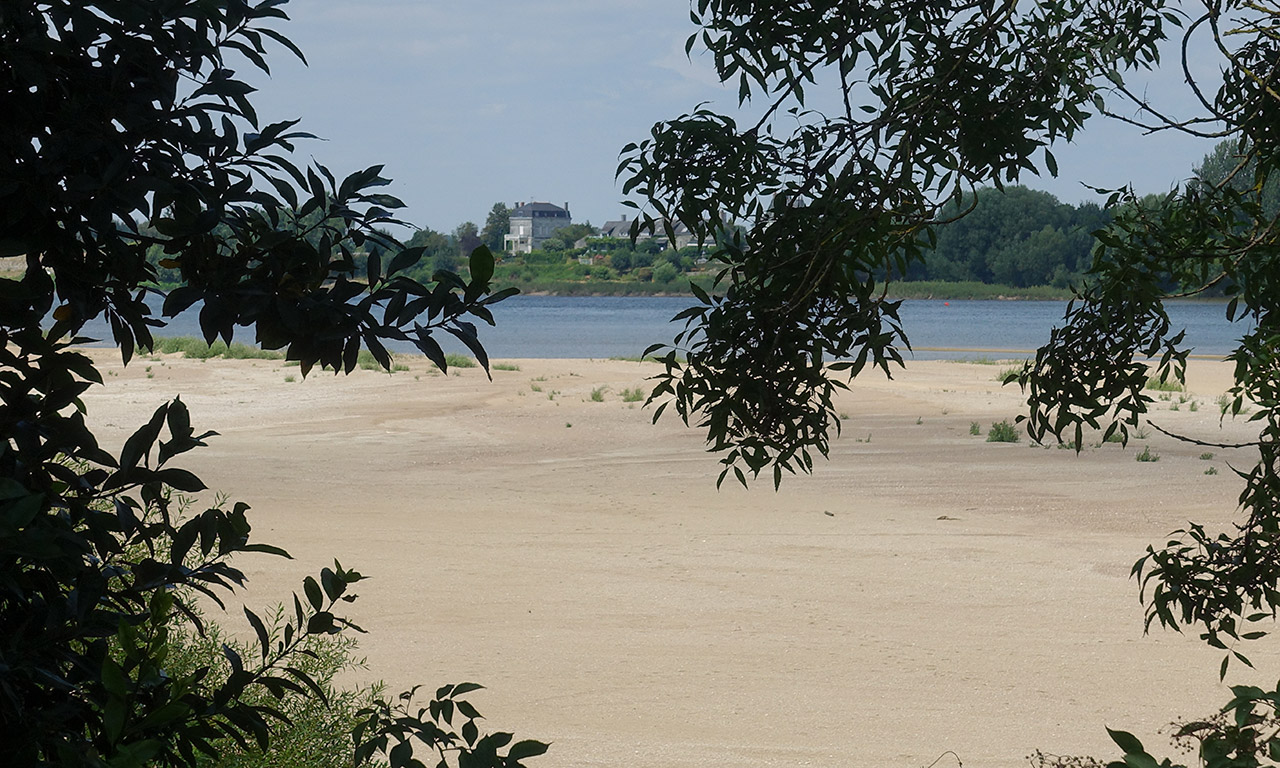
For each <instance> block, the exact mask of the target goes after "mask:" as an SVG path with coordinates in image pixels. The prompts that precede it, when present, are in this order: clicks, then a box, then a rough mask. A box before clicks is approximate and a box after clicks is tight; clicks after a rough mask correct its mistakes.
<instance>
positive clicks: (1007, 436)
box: [987, 419, 1018, 443]
mask: <svg viewBox="0 0 1280 768" xmlns="http://www.w3.org/2000/svg"><path fill="white" fill-rule="evenodd" d="M987 442H988V443H1016V442H1018V428H1017V427H1015V426H1014V425H1012V424H1010V423H1009V420H1008V419H1005V420H1004V421H999V422H994V423H992V425H991V429H989V430H987Z"/></svg>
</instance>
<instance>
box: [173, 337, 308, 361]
mask: <svg viewBox="0 0 1280 768" xmlns="http://www.w3.org/2000/svg"><path fill="white" fill-rule="evenodd" d="M151 351H152V352H154V353H156V354H165V355H172V354H177V353H181V354H182V355H183V357H190V358H194V359H196V360H208V359H209V358H211V357H225V358H227V359H230V360H281V359H283V358H284V353H283V352H281V351H279V350H274V349H259V348H257V347H254V346H251V345H249V344H241V343H240V342H238V341H233V342H232V343H231V346H229V347H228V346H227V344H226V343H225V342H223V341H222V340H221V339H219V340H218V341H215V342H213V344H209V343H207V342H205V341H204V340H203V339H197V338H196V337H194V336H160V337H157V338H156V339H155V345H154V346H153V347H152V348H151Z"/></svg>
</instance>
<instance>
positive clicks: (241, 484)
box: [85, 350, 1280, 768]
mask: <svg viewBox="0 0 1280 768" xmlns="http://www.w3.org/2000/svg"><path fill="white" fill-rule="evenodd" d="M90 354H92V355H93V356H94V357H95V359H97V360H99V361H100V362H101V364H102V368H103V370H104V372H105V379H106V382H107V384H106V385H105V386H103V387H94V388H93V389H91V390H90V391H89V392H87V393H86V395H85V401H86V403H87V405H88V408H89V419H90V421H91V423H92V424H94V425H96V426H98V427H99V428H100V432H99V435H100V439H101V440H102V442H103V443H104V445H107V446H110V447H117V446H119V445H120V444H121V443H122V442H123V440H124V439H125V438H126V437H127V435H128V434H130V433H131V432H132V430H133V429H135V428H136V427H137V426H139V425H140V424H142V423H144V422H145V421H146V420H147V418H149V417H150V415H151V413H152V412H153V410H154V408H155V407H156V405H157V404H158V403H159V402H160V401H162V400H163V399H165V398H170V397H173V396H174V395H181V396H182V399H183V401H184V402H186V403H187V404H188V405H189V406H190V409H191V415H192V421H193V425H194V426H195V427H196V429H197V430H199V431H203V430H205V429H213V430H216V431H217V432H218V433H219V436H218V437H215V438H212V439H211V440H210V441H209V443H210V444H209V447H208V448H207V449H200V450H197V451H194V452H192V453H190V454H186V455H184V456H183V457H182V459H181V465H182V466H185V467H188V468H190V469H192V470H195V471H196V472H197V473H198V474H199V475H200V476H201V477H202V478H203V479H204V480H205V481H206V482H208V483H209V485H210V486H211V488H214V489H217V490H222V491H226V492H228V493H229V494H230V495H231V498H233V499H236V500H244V501H246V502H248V503H250V504H251V505H252V507H253V509H252V511H251V513H250V519H251V520H252V521H253V522H254V525H255V532H254V535H255V538H259V539H261V540H262V541H267V542H270V543H273V544H277V545H281V546H284V547H285V548H286V549H288V550H290V552H291V553H292V554H293V555H294V557H295V558H296V559H295V560H291V561H285V560H280V559H274V558H269V557H265V556H264V557H252V558H246V559H245V560H244V561H243V562H241V563H239V565H240V566H241V567H243V568H244V570H245V571H246V572H247V573H248V574H249V576H250V585H251V588H250V589H249V591H248V592H246V593H244V594H243V597H244V599H246V600H247V601H248V602H249V603H250V604H252V605H254V606H264V605H269V604H271V603H273V602H275V601H279V600H283V599H287V598H288V595H289V592H290V591H291V590H293V589H296V588H297V587H298V586H299V584H300V581H301V579H302V577H303V576H305V575H307V574H310V573H314V572H315V571H316V570H318V569H319V568H321V567H323V566H325V565H331V564H332V561H333V559H334V558H337V559H339V560H340V561H341V562H342V564H343V565H344V566H347V567H353V568H357V569H358V570H360V571H361V572H363V573H365V574H366V575H368V576H369V577H370V579H369V581H368V582H367V583H362V584H361V585H360V586H361V589H360V590H359V594H360V599H359V600H358V601H357V602H356V603H354V604H353V605H352V606H351V610H352V617H353V618H354V619H355V620H356V621H357V622H358V623H359V624H360V625H362V626H363V627H365V628H366V629H368V630H370V634H369V635H367V636H364V637H363V639H362V653H364V654H367V656H368V658H369V665H370V670H369V674H370V675H371V676H374V677H380V678H385V679H386V680H387V681H388V683H389V685H390V686H391V688H392V689H393V690H399V689H400V688H402V687H405V686H409V685H412V684H415V683H425V684H427V685H428V686H431V685H438V684H441V683H445V682H458V681H462V680H475V681H477V682H481V683H484V684H485V685H486V686H488V689H487V690H485V691H483V692H480V693H478V694H477V695H476V696H475V697H474V698H475V701H476V703H477V705H478V706H479V708H480V709H481V711H483V712H484V713H485V715H486V717H487V719H486V721H485V722H486V726H487V727H488V728H491V729H498V730H511V731H515V732H516V733H517V734H518V735H519V736H520V737H530V738H540V739H545V740H549V741H551V742H552V748H551V752H550V753H549V755H548V756H547V757H545V758H541V760H543V761H545V764H546V766H548V767H550V766H557V767H559V766H568V767H569V768H587V767H588V766H603V765H617V764H624V763H625V764H626V765H628V766H633V767H636V768H669V766H673V765H682V766H683V765H688V766H700V765H717V766H719V765H734V766H783V765H787V766H791V765H804V764H811V765H864V764H865V765H893V766H900V767H901V768H919V767H920V766H926V765H928V764H930V763H931V762H932V761H933V760H934V758H936V757H938V756H939V755H940V754H941V753H942V752H944V751H945V750H955V751H956V752H957V753H958V754H959V756H960V758H961V759H962V760H963V761H964V763H965V764H966V765H975V766H996V767H997V768H1015V766H1016V767H1017V768H1022V767H1023V766H1025V765H1026V761H1025V756H1026V755H1027V754H1029V753H1030V752H1031V751H1032V750H1034V749H1042V750H1045V751H1046V752H1052V753H1056V754H1093V755H1095V756H1098V757H1100V758H1103V759H1112V758H1114V757H1116V750H1115V747H1114V745H1113V744H1112V743H1111V742H1110V740H1109V739H1108V738H1107V736H1106V732H1105V731H1104V730H1103V728H1104V726H1110V727H1113V728H1125V729H1128V730H1132V731H1134V732H1135V733H1136V734H1137V735H1138V736H1139V737H1140V738H1142V739H1143V741H1144V743H1146V744H1147V745H1148V746H1149V748H1151V749H1152V751H1153V752H1157V753H1158V754H1167V753H1169V752H1170V750H1168V749H1166V748H1165V745H1166V744H1167V735H1166V736H1161V735H1159V734H1158V733H1157V731H1158V729H1159V728H1161V727H1162V726H1163V725H1164V724H1165V723H1167V722H1169V721H1170V720H1172V719H1174V718H1177V717H1195V716H1200V715H1205V714H1208V713H1210V712H1211V711H1213V710H1214V709H1215V708H1216V707H1217V706H1218V705H1220V704H1221V703H1222V702H1224V701H1225V700H1226V699H1227V698H1228V696H1229V693H1228V691H1227V689H1226V688H1225V687H1224V686H1221V685H1219V684H1218V682H1217V662H1218V661H1219V660H1220V655H1219V654H1218V653H1217V652H1215V651H1212V650H1211V649H1207V648H1206V647H1204V646H1203V644H1201V643H1199V642H1198V641H1196V640H1195V638H1194V633H1192V636H1191V637H1183V636H1178V635H1173V634H1170V633H1162V632H1158V631H1156V632H1153V634H1152V635H1151V636H1144V635H1143V633H1142V624H1141V619H1142V616H1141V607H1140V605H1139V604H1138V601H1137V597H1136V586H1135V585H1134V584H1133V583H1132V582H1131V581H1130V580H1129V578H1128V571H1129V567H1130V566H1131V565H1132V562H1133V561H1134V560H1135V559H1136V558H1137V557H1138V556H1139V555H1140V554H1141V553H1142V552H1143V550H1144V548H1145V547H1146V545H1148V544H1152V543H1160V542H1163V541H1164V540H1165V538H1166V536H1167V534H1168V533H1169V531H1171V530H1173V529H1175V528H1177V527H1180V526H1182V525H1185V524H1186V521H1187V520H1196V521H1202V522H1205V523H1207V524H1209V525H1211V526H1212V525H1221V524H1224V523H1226V522H1227V521H1228V519H1229V517H1230V515H1231V514H1232V512H1233V511H1234V509H1235V507H1236V503H1235V497H1236V495H1237V493H1238V491H1239V485H1238V479H1237V478H1235V477H1234V475H1233V474H1232V472H1231V471H1230V469H1229V468H1228V462H1233V461H1234V463H1235V464H1236V465H1237V466H1242V465H1244V463H1245V462H1246V461H1247V452H1244V451H1237V452H1232V451H1217V452H1216V453H1215V455H1214V456H1213V458H1212V459H1202V458H1201V454H1202V453H1203V452H1204V451H1206V450H1207V449H1205V448H1202V447H1199V446H1187V445H1182V444H1178V443H1175V442H1173V441H1171V440H1169V439H1168V438H1165V437H1164V436H1162V435H1160V434H1159V433H1156V432H1154V430H1151V431H1150V434H1149V435H1148V437H1147V439H1145V440H1141V441H1137V442H1135V443H1134V444H1131V445H1130V447H1129V448H1128V449H1127V450H1126V449H1122V448H1121V447H1120V446H1119V445H1114V444H1101V443H1099V442H1098V441H1097V437H1096V436H1087V437H1086V446H1085V450H1084V451H1083V453H1082V454H1081V455H1079V456H1076V454H1075V453H1074V452H1073V451H1070V450H1059V449H1057V448H1056V447H1051V448H1042V447H1030V446H1029V445H1028V444H1027V441H1026V438H1025V437H1023V438H1022V439H1021V441H1020V442H1018V443H1012V444H1004V443H988V442H986V441H985V434H986V432H987V430H988V429H989V427H990V425H991V423H992V422H996V421H1001V420H1005V419H1008V420H1012V419H1013V418H1014V417H1015V416H1016V415H1017V414H1018V413H1019V412H1020V397H1019V395H1018V392H1017V391H1016V389H1012V388H1008V387H1001V386H1000V385H999V384H998V383H997V382H996V379H997V377H998V376H999V375H1000V373H1001V372H1002V369H1003V367H1004V364H1003V363H996V364H990V365H983V364H974V363H956V362H942V361H938V362H915V363H912V364H910V366H909V367H908V368H907V370H905V371H903V372H901V373H895V379H894V380H893V381H892V382H887V381H885V380H884V379H883V377H877V376H873V375H869V376H867V377H865V378H862V379H860V380H859V381H857V382H855V383H854V384H853V388H852V391H851V392H849V393H842V394H841V395H839V398H840V399H839V400H838V408H839V409H840V410H841V411H842V412H843V414H844V434H843V436H842V437H841V438H839V439H838V440H836V441H835V442H834V443H833V446H832V458H831V461H829V462H822V461H820V462H819V464H818V465H817V468H816V469H817V471H816V474H815V475H814V476H813V477H798V478H793V477H787V478H786V479H785V480H784V483H783V486H782V490H781V491H780V492H778V493H775V492H773V491H772V490H771V488H770V487H769V483H768V482H761V483H759V484H758V486H757V487H754V488H752V489H751V490H749V491H744V490H742V489H741V488H737V487H734V486H733V485H732V484H730V483H726V484H725V486H724V487H723V489H722V490H721V491H719V492H717V491H716V490H715V488H714V481H715V476H716V474H717V470H718V466H717V464H716V462H715V458H714V457H712V456H710V455H708V454H707V453H706V452H705V450H704V445H703V441H702V437H701V435H700V434H699V433H697V432H694V431H691V430H688V429H685V428H683V427H682V426H681V425H680V424H679V422H678V421H677V420H675V419H673V418H664V419H663V420H662V421H660V422H659V423H658V424H657V425H652V424H651V423H650V420H651V414H650V412H649V411H647V410H644V409H643V408H641V407H640V406H641V403H639V402H634V401H629V398H632V397H634V393H635V391H636V390H637V389H640V388H643V387H644V386H645V380H646V377H648V376H651V375H653V373H654V372H655V371H656V370H657V366H656V365H654V364H649V363H636V362H624V361H609V360H596V361H591V360H527V359H521V360H502V361H499V363H500V365H501V367H499V368H497V369H496V370H494V372H493V381H492V382H490V381H489V380H487V379H486V378H485V376H484V373H483V372H482V371H480V370H479V369H476V368H471V369H459V370H457V371H456V372H455V373H453V374H451V375H449V376H447V377H446V376H442V375H439V374H438V373H434V374H433V373H431V372H430V370H429V369H428V367H427V364H426V361H425V360H424V359H422V358H417V357H415V358H405V359H403V361H402V362H403V364H404V366H405V368H406V370H402V371H399V372H397V373H394V374H391V375H389V374H386V373H379V372H374V371H364V370H357V371H356V372H354V373H353V374H352V375H351V376H348V377H335V376H332V375H328V374H319V373H317V374H314V375H312V376H311V377H309V378H307V379H306V380H305V381H304V380H301V378H300V377H299V376H298V375H297V374H298V370H297V368H294V367H289V366H287V365H285V364H284V363H283V361H274V360H208V361H200V360H194V359H183V358H180V357H178V356H176V355H157V356H151V357H145V356H144V357H141V358H139V359H138V360H137V361H136V362H135V363H133V364H131V365H130V366H129V367H128V368H121V367H120V365H119V363H118V358H113V354H114V353H113V352H112V351H109V350H93V351H91V353H90ZM1188 371H1189V378H1190V390H1191V391H1190V392H1189V393H1188V399H1187V401H1185V402H1182V403H1179V402H1178V400H1179V397H1180V396H1178V395H1171V396H1170V399H1169V400H1167V401H1158V402H1157V411H1156V415H1155V416H1153V419H1155V420H1156V422H1157V423H1159V424H1161V425H1162V426H1165V427H1168V428H1172V429H1178V430H1185V431H1188V432H1191V433H1193V434H1195V435H1198V436H1201V437H1206V438H1208V439H1211V440H1215V441H1221V442H1234V441H1237V440H1240V439H1243V438H1245V437H1246V436H1247V434H1248V430H1249V427H1248V425H1247V424H1244V423H1233V422H1227V423H1226V425H1225V426H1224V427H1222V428H1221V429H1219V426H1218V411H1217V407H1216V406H1215V405H1214V402H1213V401H1214V398H1215V397H1216V396H1217V395H1218V394H1219V393H1221V392H1222V391H1224V390H1225V389H1226V387H1227V386H1228V385H1229V380H1230V373H1231V369H1230V367H1229V366H1228V365H1226V364H1222V363H1216V364H1210V363H1202V362H1200V361H1192V362H1191V364H1190V365H1189V368H1188ZM597 393H598V394H597ZM1191 402H1195V403H1197V409H1196V410H1194V411H1192V410H1191V409H1190V405H1189V404H1190V403H1191ZM1175 404H1176V405H1178V406H1179V408H1178V410H1176V411H1175V410H1173V407H1174V405H1175ZM974 423H977V424H978V428H979V431H980V434H979V435H972V434H970V428H971V425H972V424H974ZM1144 447H1149V448H1150V449H1151V451H1152V452H1153V453H1155V454H1158V455H1159V457H1160V459H1159V461H1156V462H1138V461H1135V456H1136V455H1137V454H1138V453H1139V452H1141V451H1142V449H1143V448H1144ZM1210 467H1212V468H1214V469H1216V470H1217V471H1218V474H1214V475H1206V474H1205V471H1206V470H1207V469H1209V468H1210ZM237 616H238V609H237V608H235V607H234V606H232V609H231V611H230V613H229V614H228V616H227V617H226V618H225V619H223V621H224V622H225V623H226V624H227V625H228V626H233V627H241V628H242V629H243V627H242V624H243V622H242V620H241V619H240V618H238V617H237ZM1249 655H1250V656H1251V657H1252V658H1253V660H1254V662H1255V663H1256V664H1257V665H1258V667H1259V669H1260V670H1261V672H1260V673H1258V674H1256V675H1254V676H1253V677H1250V676H1248V675H1246V674H1243V672H1242V671H1241V670H1238V669H1236V668H1234V667H1233V672H1232V673H1231V675H1230V676H1229V677H1228V682H1232V683H1238V682H1253V683H1257V684H1268V679H1269V677H1271V676H1273V675H1274V674H1275V670H1276V668H1277V666H1280V664H1278V662H1280V654H1277V653H1276V652H1275V651H1274V649H1269V648H1268V647H1266V646H1259V647H1257V648H1250V649H1249Z"/></svg>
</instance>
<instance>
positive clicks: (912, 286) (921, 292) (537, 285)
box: [498, 274, 1071, 301]
mask: <svg viewBox="0 0 1280 768" xmlns="http://www.w3.org/2000/svg"><path fill="white" fill-rule="evenodd" d="M685 278H687V279H685ZM690 280H692V281H693V282H695V283H696V284H697V285H698V287H699V288H701V289H703V290H704V291H708V292H712V291H713V290H714V287H713V285H712V277H711V276H710V275H706V274H698V275H685V276H682V279H677V280H672V281H671V282H669V283H655V282H641V281H639V280H598V279H590V280H580V281H570V280H534V281H529V282H517V283H510V284H503V285H501V286H498V288H508V287H513V288H517V289H519V290H520V292H521V293H523V294H526V295H530V296H692V295H693V294H692V293H691V292H690V290H689V281H690ZM889 294H890V297H891V298H895V299H939V300H942V299H945V300H953V301H962V300H968V299H978V300H983V299H988V300H989V299H998V300H1008V301H1047V300H1061V301H1066V300H1067V299H1070V298H1071V291H1070V290H1068V289H1066V288H1055V287H1053V286H1049V285H1040V286H1029V287H1026V288H1018V287H1015V286H1011V285H995V284H989V283H977V282H956V283H949V282H943V281H935V280H929V281H918V282H895V283H893V284H891V285H890V286H889Z"/></svg>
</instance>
